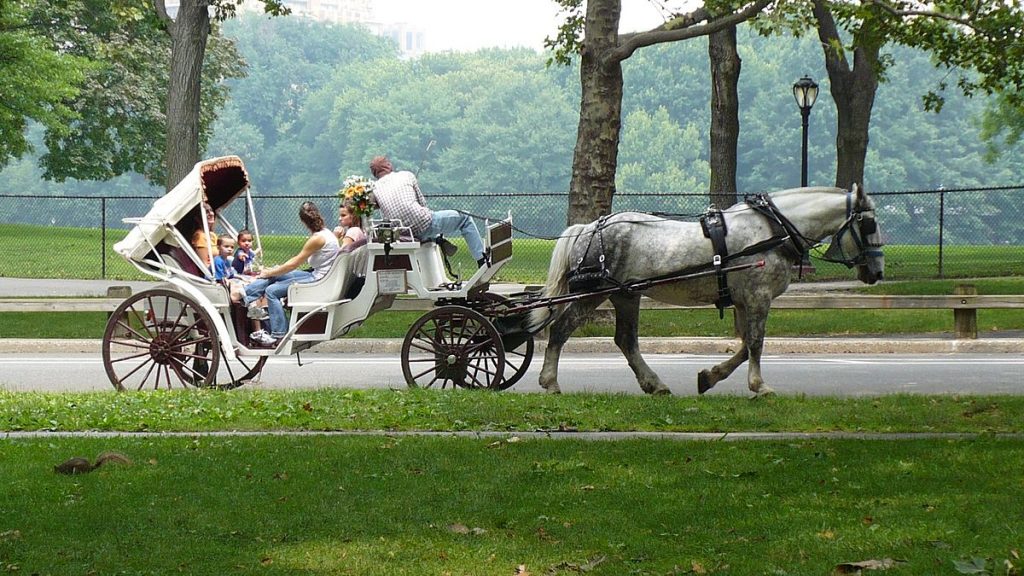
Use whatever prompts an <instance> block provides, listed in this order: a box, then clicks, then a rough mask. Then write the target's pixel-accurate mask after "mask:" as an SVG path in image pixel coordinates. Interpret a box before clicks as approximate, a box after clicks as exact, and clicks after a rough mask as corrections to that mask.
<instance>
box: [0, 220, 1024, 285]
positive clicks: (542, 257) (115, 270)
mask: <svg viewBox="0 0 1024 576" xmlns="http://www.w3.org/2000/svg"><path fill="white" fill-rule="evenodd" d="M124 235H125V231H124V230H116V229H110V230H108V231H107V237H106V247H105V248H104V244H103V239H102V236H101V232H100V230H99V229H92V228H60V227H50V226H47V227H42V226H29V225H24V224H0V246H4V247H5V248H4V250H3V251H0V277H3V276H9V277H24V278H101V277H102V276H101V272H102V271H103V269H104V267H105V269H106V278H110V279H116V280H142V279H146V277H145V276H144V275H142V274H140V273H139V272H138V271H136V270H135V268H134V267H133V266H131V265H129V264H128V263H127V262H125V261H124V259H123V258H121V256H119V255H117V254H116V253H114V251H113V245H114V244H115V243H116V242H118V241H119V240H121V239H122V238H123V237H124ZM40 238H50V239H56V240H57V241H58V242H59V245H60V250H40V249H39V239H40ZM303 241H304V237H300V236H264V237H263V242H264V249H265V252H266V254H267V258H266V260H267V262H270V263H274V262H281V261H284V260H286V259H287V258H289V257H291V256H292V255H293V254H295V253H296V252H298V250H299V248H301V246H302V242H303ZM454 241H455V243H456V244H457V245H459V246H460V249H459V253H458V254H457V255H456V258H455V267H456V268H457V269H460V270H463V271H464V272H471V271H472V270H475V267H476V266H475V263H473V262H472V261H471V260H470V257H469V256H468V255H467V254H468V251H467V249H466V246H465V243H464V242H463V241H462V239H461V238H457V239H455V240H454ZM553 246H554V241H552V240H540V239H536V238H516V239H515V241H514V250H515V255H514V256H513V257H512V261H511V262H510V263H508V264H506V265H505V267H504V268H502V269H501V272H500V274H499V276H498V279H497V280H496V281H498V282H515V283H532V284H536V283H542V282H543V281H544V279H545V278H547V270H548V264H549V262H550V261H551V250H552V247H553ZM885 255H886V277H887V278H890V279H901V280H906V279H915V278H935V277H937V276H938V274H939V264H938V263H939V250H938V247H937V246H917V245H900V244H894V245H890V246H887V247H886V248H885ZM942 259H943V270H942V272H943V274H944V275H945V276H947V277H951V278H967V277H978V276H1014V275H1015V276H1024V253H1022V251H1021V249H1020V248H1019V247H1017V246H946V247H945V248H944V250H943V254H942ZM815 267H816V269H817V271H816V273H815V274H814V279H816V280H835V279H851V278H853V277H854V275H853V274H852V273H851V272H850V270H848V269H847V268H846V267H845V266H842V265H839V264H831V263H828V262H821V261H815Z"/></svg>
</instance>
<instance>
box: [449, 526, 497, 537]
mask: <svg viewBox="0 0 1024 576" xmlns="http://www.w3.org/2000/svg"><path fill="white" fill-rule="evenodd" d="M448 531H449V532H452V533H455V534H472V535H473V536H480V535H482V534H487V530H484V529H483V528H479V527H477V526H474V527H472V528H470V527H469V526H466V525H465V524H450V525H449V526H448Z"/></svg>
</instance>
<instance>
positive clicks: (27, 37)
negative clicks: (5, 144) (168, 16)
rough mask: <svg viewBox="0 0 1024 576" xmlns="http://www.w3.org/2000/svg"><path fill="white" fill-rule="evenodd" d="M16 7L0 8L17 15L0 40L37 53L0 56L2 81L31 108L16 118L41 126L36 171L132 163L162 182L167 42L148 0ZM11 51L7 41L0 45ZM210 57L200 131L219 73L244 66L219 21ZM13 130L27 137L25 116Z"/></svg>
mask: <svg viewBox="0 0 1024 576" xmlns="http://www.w3.org/2000/svg"><path fill="white" fill-rule="evenodd" d="M13 8H15V9H14V10H11V11H8V10H7V9H6V8H5V9H4V10H0V17H2V18H4V19H5V21H7V20H12V21H14V22H17V21H21V22H22V24H20V25H19V24H17V23H15V24H13V28H12V32H11V34H9V35H8V34H0V36H2V37H3V38H4V39H3V40H0V42H5V43H6V42H7V41H8V40H10V41H11V42H12V44H11V45H10V47H11V53H12V54H14V53H15V52H14V50H15V49H22V48H25V47H28V46H32V47H33V50H34V54H35V55H34V56H33V59H25V58H15V59H13V60H11V61H10V62H11V64H9V63H8V60H6V59H0V66H4V67H5V69H4V70H3V74H0V83H4V82H8V81H9V82H12V83H14V82H18V83H20V85H19V86H20V87H19V86H15V85H14V84H12V89H11V92H10V93H11V94H16V95H17V97H16V98H15V97H11V99H10V100H9V102H11V103H12V104H13V105H17V106H18V109H25V110H29V109H30V106H31V105H34V106H36V108H37V112H35V113H34V114H22V118H23V120H24V118H31V119H33V120H36V121H38V122H40V123H42V124H43V125H44V126H45V128H46V131H45V135H44V137H43V141H44V142H45V144H46V147H45V153H43V154H42V155H41V156H40V158H39V163H40V165H41V166H42V168H43V172H42V176H43V177H44V178H47V179H52V180H56V181H58V182H60V181H64V180H65V179H68V178H73V179H85V180H109V179H111V178H113V177H116V176H118V175H120V174H126V173H138V174H143V175H145V176H146V177H147V178H149V179H150V180H151V181H153V182H163V179H164V165H163V155H164V142H165V134H166V122H167V119H166V114H165V111H166V108H167V93H168V82H169V81H168V78H169V70H168V67H167V61H168V59H169V55H170V49H171V42H170V39H169V38H168V37H167V35H166V33H165V32H164V29H163V24H162V23H161V22H160V20H159V19H158V18H157V16H156V14H155V13H154V11H153V8H152V6H151V5H150V4H149V3H148V2H147V0H113V1H108V0H102V1H101V0H58V1H48V0H25V1H23V2H17V3H15V5H14V6H13ZM4 26H5V27H6V25H4ZM7 52H8V49H7V46H6V45H5V46H4V50H2V51H0V53H3V54H7ZM206 61H207V65H206V67H205V71H204V77H203V83H202V100H203V103H204V106H203V108H202V114H201V116H200V118H199V126H200V134H201V135H200V139H201V141H205V139H206V137H207V136H208V134H209V127H210V125H211V124H212V122H213V120H214V119H215V118H216V114H217V111H218V110H219V109H220V107H221V106H222V105H223V103H224V101H225V99H226V97H227V90H226V87H225V84H224V80H225V79H227V78H237V77H239V76H241V75H242V67H241V58H240V56H239V55H238V53H237V52H236V51H235V50H234V46H233V45H232V43H231V42H230V41H227V40H223V39H222V38H220V36H219V34H217V33H216V31H215V33H214V34H213V37H212V39H211V42H210V47H209V50H207V54H206ZM8 65H11V66H19V67H25V66H27V68H13V67H12V68H11V69H9V70H8V69H6V66H8ZM69 87H80V89H77V90H76V89H69ZM2 92H3V93H4V94H6V93H7V89H6V88H5V89H3V90H2ZM4 102H5V104H6V103H7V102H8V99H7V97H6V96H5V98H4ZM29 103H31V104H29ZM2 110H15V108H14V107H13V106H12V107H11V108H8V107H5V106H0V114H3V111H2ZM39 111H41V112H42V115H40V113H39ZM10 133H11V134H17V135H21V136H20V137H21V141H22V145H23V143H24V136H23V135H24V133H25V125H24V122H22V124H21V125H20V128H19V126H18V125H17V124H12V130H11V131H10ZM7 134H8V130H6V129H5V130H4V135H5V136H4V140H7ZM12 141H16V140H13V139H12ZM22 149H23V150H24V148H22ZM17 155H18V154H15V156H17Z"/></svg>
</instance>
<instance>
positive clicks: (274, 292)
mask: <svg viewBox="0 0 1024 576" xmlns="http://www.w3.org/2000/svg"><path fill="white" fill-rule="evenodd" d="M312 281H313V273H312V272H306V271H305V270H292V271H291V272H288V273H287V274H282V275H280V276H271V277H270V278H260V279H258V280H255V281H253V282H252V283H251V284H249V285H248V286H246V287H245V305H246V306H248V305H249V304H251V303H253V302H255V301H256V300H259V298H260V296H263V295H266V296H267V311H268V312H269V313H270V335H271V336H273V337H274V338H281V337H282V336H284V335H285V334H287V333H288V317H287V316H285V314H284V305H283V304H281V298H284V297H285V295H287V294H288V286H291V285H292V284H305V283H306V282H312Z"/></svg>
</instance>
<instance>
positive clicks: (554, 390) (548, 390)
mask: <svg viewBox="0 0 1024 576" xmlns="http://www.w3.org/2000/svg"><path fill="white" fill-rule="evenodd" d="M544 392H546V393H548V394H561V393H562V389H561V388H559V387H558V386H552V387H551V388H548V387H547V386H545V387H544Z"/></svg>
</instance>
